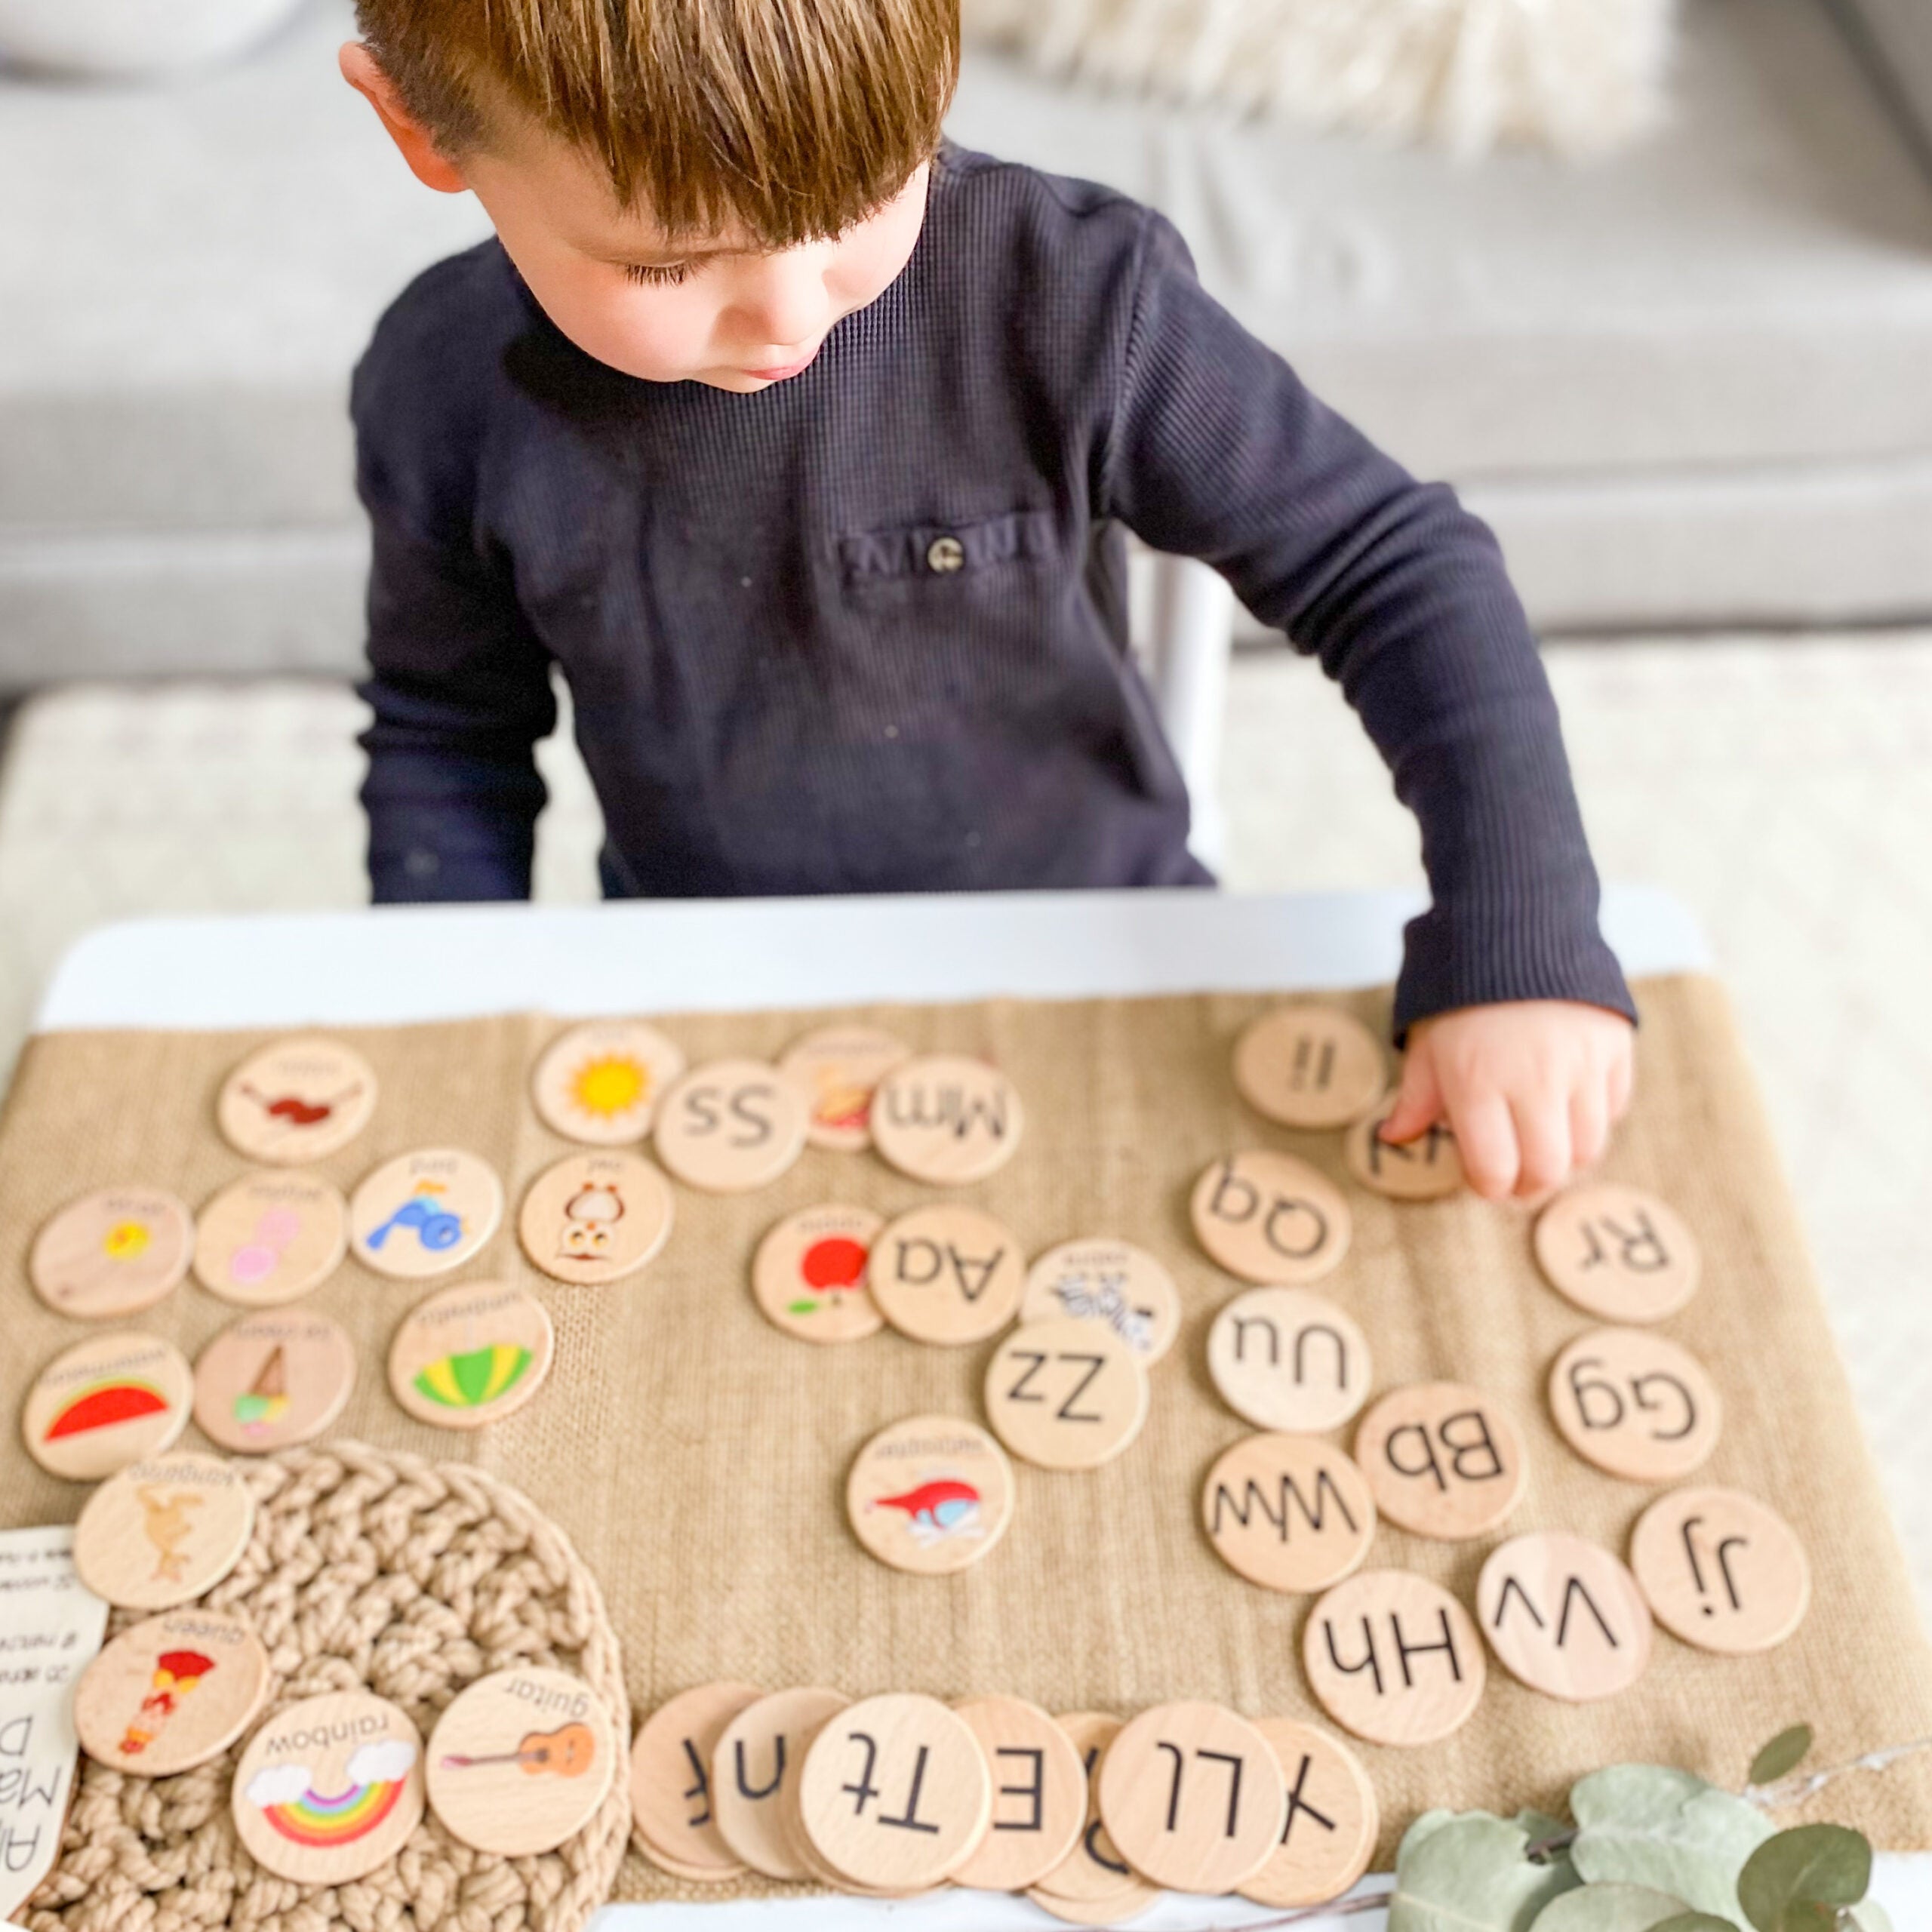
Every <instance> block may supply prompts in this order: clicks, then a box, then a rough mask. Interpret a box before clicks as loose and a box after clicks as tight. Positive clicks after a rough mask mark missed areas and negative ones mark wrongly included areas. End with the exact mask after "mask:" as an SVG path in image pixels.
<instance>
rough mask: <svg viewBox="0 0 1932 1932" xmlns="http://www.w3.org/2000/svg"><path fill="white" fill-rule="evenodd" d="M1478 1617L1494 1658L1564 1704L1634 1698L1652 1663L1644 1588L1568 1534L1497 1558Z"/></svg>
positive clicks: (1494, 1553)
mask: <svg viewBox="0 0 1932 1932" xmlns="http://www.w3.org/2000/svg"><path fill="white" fill-rule="evenodd" d="M1476 1616H1477V1618H1478V1620H1479V1621H1480V1622H1481V1625H1482V1634H1483V1635H1484V1636H1485V1637H1486V1638H1488V1640H1489V1647H1490V1648H1491V1650H1492V1651H1494V1652H1495V1653H1496V1655H1497V1660H1498V1661H1499V1662H1500V1663H1501V1664H1502V1666H1503V1668H1504V1669H1506V1670H1507V1671H1508V1672H1509V1674H1510V1675H1512V1677H1515V1678H1518V1680H1519V1681H1521V1682H1523V1683H1524V1684H1527V1685H1528V1686H1529V1687H1530V1688H1531V1690H1540V1691H1542V1692H1543V1693H1544V1694H1546V1696H1548V1697H1560V1698H1561V1699H1562V1700H1564V1702H1565V1703H1571V1704H1584V1703H1593V1702H1594V1701H1595V1700H1596V1699H1598V1698H1599V1697H1615V1696H1616V1695H1617V1693H1618V1692H1619V1691H1620V1690H1629V1687H1631V1685H1632V1684H1635V1682H1636V1681H1637V1680H1638V1678H1640V1677H1641V1676H1642V1675H1643V1674H1644V1669H1646V1667H1647V1666H1648V1664H1649V1663H1650V1661H1651V1613H1650V1610H1649V1607H1647V1605H1646V1604H1645V1603H1644V1598H1643V1593H1642V1592H1641V1591H1640V1590H1639V1589H1638V1587H1637V1580H1636V1579H1635V1577H1632V1575H1631V1574H1630V1573H1629V1571H1627V1570H1626V1569H1625V1568H1624V1567H1623V1564H1620V1562H1618V1561H1617V1558H1615V1557H1614V1556H1613V1555H1611V1553H1610V1552H1609V1551H1608V1550H1607V1549H1603V1548H1601V1546H1599V1545H1598V1544H1596V1543H1589V1542H1586V1540H1584V1539H1583V1537H1576V1536H1571V1535H1570V1534H1568V1533H1567V1531H1561V1530H1545V1531H1542V1532H1540V1534H1537V1535H1534V1536H1526V1537H1511V1538H1510V1540H1509V1542H1507V1543H1504V1544H1503V1545H1502V1546H1500V1547H1499V1548H1497V1549H1493V1550H1491V1552H1490V1553H1489V1558H1488V1560H1487V1561H1486V1562H1485V1563H1484V1564H1483V1566H1482V1574H1481V1577H1479V1578H1478V1580H1477V1582H1476Z"/></svg>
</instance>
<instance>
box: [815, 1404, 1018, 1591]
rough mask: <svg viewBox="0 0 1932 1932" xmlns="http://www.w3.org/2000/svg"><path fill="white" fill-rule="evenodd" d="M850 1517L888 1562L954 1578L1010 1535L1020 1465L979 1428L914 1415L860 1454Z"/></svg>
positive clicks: (849, 1486)
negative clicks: (1015, 1472) (1015, 1478)
mask: <svg viewBox="0 0 1932 1932" xmlns="http://www.w3.org/2000/svg"><path fill="white" fill-rule="evenodd" d="M845 1514H846V1515H847V1517H848V1518H849V1519H850V1521H851V1525H852V1534H854V1536H855V1537H857V1538H858V1539H859V1541H860V1543H862V1544H863V1546H865V1548H866V1549H867V1550H868V1551H869V1552H870V1553H871V1554H872V1555H874V1556H875V1557H877V1558H878V1560H879V1561H881V1563H884V1564H888V1565H890V1567H892V1568H893V1569H894V1570H904V1571H909V1572H911V1574H913V1575H914V1576H916V1577H949V1576H951V1575H952V1574H953V1573H954V1572H955V1571H959V1570H964V1569H965V1568H966V1567H968V1565H969V1564H974V1563H977V1562H978V1561H979V1560H980V1558H981V1557H983V1556H984V1555H986V1552H988V1551H989V1549H992V1546H993V1545H994V1544H995V1543H998V1541H999V1540H1000V1538H1001V1537H1003V1536H1004V1535H1005V1534H1006V1531H1007V1526H1008V1524H1010V1523H1011V1521H1013V1466H1012V1464H1011V1463H1009V1462H1008V1460H1006V1451H1004V1450H1003V1449H1002V1448H1001V1447H1000V1446H999V1444H998V1443H997V1442H995V1441H994V1440H993V1439H992V1437H991V1436H990V1435H988V1434H987V1433H986V1431H985V1430H984V1429H982V1428H980V1426H979V1425H978V1423H971V1422H962V1421H961V1420H960V1419H959V1418H958V1417H957V1416H909V1417H907V1418H906V1420H905V1421H903V1422H896V1423H894V1424H893V1425H892V1426H891V1428H889V1429H881V1430H880V1431H879V1432H878V1435H875V1436H874V1437H873V1438H872V1440H871V1441H869V1442H868V1443H867V1444H866V1446H865V1447H863V1449H861V1450H860V1451H859V1454H858V1455H857V1457H856V1458H855V1459H854V1462H853V1464H852V1468H851V1473H850V1474H849V1475H848V1476H847V1478H846V1479H845Z"/></svg>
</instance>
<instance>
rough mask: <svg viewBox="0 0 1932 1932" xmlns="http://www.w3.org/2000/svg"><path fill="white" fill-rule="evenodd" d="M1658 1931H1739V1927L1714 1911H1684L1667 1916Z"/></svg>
mask: <svg viewBox="0 0 1932 1932" xmlns="http://www.w3.org/2000/svg"><path fill="white" fill-rule="evenodd" d="M1657 1932H1737V1927H1736V1926H1735V1925H1734V1924H1732V1923H1731V1921H1730V1920H1729V1919H1727V1918H1719V1917H1718V1915H1717V1914H1716V1913H1715V1912H1680V1913H1678V1915H1677V1916H1676V1918H1666V1920H1665V1921H1663V1924H1660V1926H1658V1927H1657Z"/></svg>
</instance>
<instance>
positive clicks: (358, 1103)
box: [215, 1035, 376, 1168]
mask: <svg viewBox="0 0 1932 1932" xmlns="http://www.w3.org/2000/svg"><path fill="white" fill-rule="evenodd" d="M375 1110H376V1074H375V1069H374V1068H373V1067H371V1066H370V1064H369V1063H368V1061H367V1060H365V1059H364V1058H363V1057H362V1056H361V1054H358V1052H356V1051H355V1049H354V1048H352V1047H345V1046H343V1044H341V1043H340V1041H336V1040H328V1039H324V1038H321V1037H320V1036H319V1035H303V1037H301V1038H297V1039H290V1040H277V1041H274V1042H272V1044H269V1045H268V1046H266V1047H263V1048H261V1050H260V1051H259V1052H257V1053H253V1054H250V1055H249V1056H248V1058H247V1059H246V1060H244V1061H243V1062H242V1064H241V1065H240V1066H238V1067H237V1068H236V1069H235V1071H234V1072H232V1073H231V1074H230V1075H229V1076H228V1078H227V1080H226V1082H224V1083H223V1087H222V1090H221V1093H220V1097H219V1098H218V1099H217V1101H216V1102H215V1119H216V1122H217V1124H218V1125H219V1126H220V1129H221V1134H222V1138H223V1140H226V1142H227V1143H228V1144H229V1146H231V1147H232V1148H233V1149H235V1152H237V1153H238V1154H245V1155H248V1158H250V1159H251V1160H253V1161H269V1163H270V1164H272V1165H273V1166H275V1167H278V1168H299V1167H302V1166H303V1165H305V1164H306V1163H308V1162H309V1161H319V1160H321V1159H322V1158H324V1157H325V1155H330V1154H333V1153H334V1152H337V1149H340V1148H343V1147H346V1146H348V1145H349V1143H350V1142H351V1141H352V1140H354V1139H355V1137H356V1136H357V1135H358V1134H360V1133H361V1131H362V1130H363V1128H365V1127H367V1126H368V1124H369V1117H370V1115H372V1114H373V1113H374V1112H375Z"/></svg>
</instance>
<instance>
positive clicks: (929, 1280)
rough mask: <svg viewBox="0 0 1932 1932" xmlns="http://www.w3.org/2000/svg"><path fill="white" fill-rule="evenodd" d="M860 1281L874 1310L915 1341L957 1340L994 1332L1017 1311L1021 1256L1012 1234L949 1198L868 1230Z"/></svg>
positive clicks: (946, 1343)
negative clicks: (870, 1233)
mask: <svg viewBox="0 0 1932 1932" xmlns="http://www.w3.org/2000/svg"><path fill="white" fill-rule="evenodd" d="M866 1285H867V1286H868V1287H869V1288H870V1289H871V1290H872V1300H874V1301H875V1302H876V1303H878V1312H880V1314H881V1315H884V1317H885V1318H886V1320H887V1321H889V1322H891V1324H892V1325H893V1327H895V1328H897V1330H898V1331H899V1332H900V1334H902V1335H909V1336H910V1337H912V1340H914V1341H915V1342H933V1343H938V1344H939V1345H940V1346H942V1347H958V1346H962V1345H964V1343H968V1342H983V1341H984V1340H986V1337H988V1336H989V1335H997V1334H998V1333H999V1331H1001V1329H1002V1328H1004V1327H1005V1326H1006V1325H1007V1324H1008V1322H1010V1321H1011V1320H1012V1319H1013V1318H1014V1315H1015V1314H1017V1312H1018V1311H1019V1308H1020V1296H1021V1294H1023V1292H1024V1291H1025V1289H1026V1260H1025V1257H1024V1254H1023V1251H1022V1250H1021V1248H1020V1241H1019V1239H1018V1237H1017V1236H1016V1235H1014V1233H1013V1232H1012V1231H1011V1229H1008V1227H1006V1226H1004V1223H1001V1222H998V1221H996V1220H994V1219H993V1217H992V1215H990V1214H983V1213H981V1212H980V1210H979V1209H978V1208H977V1207H966V1206H964V1204H961V1203H960V1202H957V1201H937V1202H935V1203H934V1204H933V1205H932V1206H931V1207H915V1208H914V1209H913V1210H912V1212H911V1213H910V1214H902V1215H900V1217H899V1218H898V1220H896V1221H892V1222H889V1223H888V1224H887V1225H886V1226H884V1227H883V1228H881V1229H880V1230H879V1232H878V1235H877V1236H876V1237H875V1238H874V1240H873V1242H872V1254H871V1257H870V1258H869V1260H868V1262H867V1263H866Z"/></svg>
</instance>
